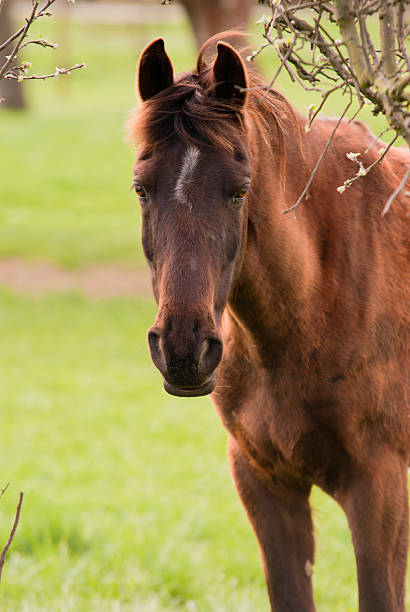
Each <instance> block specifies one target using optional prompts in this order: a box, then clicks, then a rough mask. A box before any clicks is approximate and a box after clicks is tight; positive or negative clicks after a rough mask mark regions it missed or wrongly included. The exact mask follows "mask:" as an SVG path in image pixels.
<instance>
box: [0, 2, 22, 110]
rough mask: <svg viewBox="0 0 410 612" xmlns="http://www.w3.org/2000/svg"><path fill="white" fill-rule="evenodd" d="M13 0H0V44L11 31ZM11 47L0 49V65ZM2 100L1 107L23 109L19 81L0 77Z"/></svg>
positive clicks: (0, 95) (11, 45) (12, 31)
mask: <svg viewBox="0 0 410 612" xmlns="http://www.w3.org/2000/svg"><path fill="white" fill-rule="evenodd" d="M12 2H13V0H3V3H1V1H0V44H2V43H3V42H5V41H6V40H7V39H8V38H9V37H10V36H11V35H12V34H13V33H14V30H13V23H12V19H11V4H12ZM12 48H13V43H11V44H10V45H9V46H8V47H7V48H6V49H3V51H0V66H3V65H4V63H5V61H6V55H8V54H9V53H10V51H11V49H12ZM1 98H4V101H3V102H1V103H0V108H1V107H8V108H18V109H23V108H25V107H26V104H25V100H24V94H23V88H22V87H21V84H20V83H17V81H16V80H14V79H0V99H1Z"/></svg>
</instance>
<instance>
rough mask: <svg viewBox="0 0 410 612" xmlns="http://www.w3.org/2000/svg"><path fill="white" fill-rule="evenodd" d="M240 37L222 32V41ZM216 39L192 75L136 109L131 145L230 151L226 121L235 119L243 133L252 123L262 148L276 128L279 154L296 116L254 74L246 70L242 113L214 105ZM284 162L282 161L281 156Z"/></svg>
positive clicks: (228, 106)
mask: <svg viewBox="0 0 410 612" xmlns="http://www.w3.org/2000/svg"><path fill="white" fill-rule="evenodd" d="M238 35H240V36H243V34H242V33H238V32H226V33H224V34H223V38H226V37H228V36H229V38H232V37H233V36H238ZM220 39H221V34H218V35H217V36H214V37H212V38H210V39H209V40H208V41H207V42H206V43H205V44H204V45H203V47H202V49H201V50H200V52H199V56H198V61H197V66H196V70H195V71H193V72H190V73H186V74H182V75H179V76H178V77H177V78H176V80H175V82H174V83H173V85H171V86H170V87H168V88H167V89H165V90H163V91H162V92H160V93H158V94H157V95H155V96H153V97H152V98H151V99H149V100H147V101H146V102H145V103H144V104H143V105H142V106H139V107H137V109H136V111H135V112H134V113H133V115H132V117H131V120H130V122H129V135H130V139H131V141H132V142H134V143H135V144H141V143H143V145H144V148H147V149H150V150H152V149H153V148H155V147H156V146H158V145H160V144H162V143H164V142H165V141H167V140H168V139H169V138H173V139H174V138H177V139H179V140H180V141H182V142H185V143H187V144H195V143H196V144H197V143H201V144H203V145H211V146H213V147H217V148H219V149H225V150H232V148H233V142H232V138H231V137H230V136H231V134H232V132H231V133H230V130H229V127H228V126H229V124H230V123H231V125H232V127H233V126H234V122H233V121H232V120H231V121H229V120H230V119H232V117H236V119H238V120H239V121H235V128H236V131H237V127H238V124H239V127H240V130H241V131H242V133H243V134H245V133H246V130H247V125H248V124H249V122H251V123H252V124H253V125H254V126H256V128H257V130H258V132H259V133H260V135H261V136H262V138H263V140H264V141H265V143H266V145H268V146H269V147H270V146H271V144H272V128H274V127H275V126H276V131H277V135H278V140H279V142H278V146H279V149H280V150H281V152H282V153H285V151H284V139H285V136H286V133H287V130H289V126H291V125H296V123H297V122H296V121H295V112H294V110H293V109H292V107H291V105H290V104H289V102H287V100H286V99H285V98H284V96H283V95H282V94H280V93H279V92H277V91H275V90H272V89H269V87H268V86H267V85H266V83H265V81H264V79H263V77H261V76H260V75H259V74H258V73H257V72H256V71H254V70H249V69H248V70H247V76H248V94H247V103H246V106H245V112H244V113H242V112H240V111H238V109H237V108H236V107H235V106H233V105H232V104H230V103H229V101H227V102H221V101H219V100H218V99H217V98H216V97H215V96H214V95H213V91H214V87H215V83H214V81H213V78H212V64H213V59H214V57H213V56H212V55H211V57H210V58H207V57H206V56H208V55H209V54H210V51H211V48H212V47H215V43H216V42H217V41H219V40H220ZM282 161H283V162H284V157H282Z"/></svg>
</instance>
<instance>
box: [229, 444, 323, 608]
mask: <svg viewBox="0 0 410 612" xmlns="http://www.w3.org/2000/svg"><path fill="white" fill-rule="evenodd" d="M228 453H229V457H230V461H231V468H232V473H233V477H234V480H235V483H236V487H237V489H238V492H239V496H240V498H241V500H242V503H243V505H244V506H245V509H246V512H247V514H248V517H249V520H250V522H251V524H252V526H253V528H254V530H255V533H256V536H257V538H258V542H259V548H260V552H261V557H262V562H263V566H264V571H265V576H266V582H267V585H268V591H269V597H270V602H271V606H272V610H274V611H275V612H313V611H314V610H315V605H314V602H313V593H312V580H311V574H312V566H313V555H314V542H313V527H312V520H311V514H310V507H309V500H308V496H309V491H308V490H307V491H304V492H301V491H299V490H295V488H293V487H292V488H291V487H289V486H286V485H284V484H283V483H282V484H280V485H279V484H278V483H276V484H275V483H274V482H273V481H269V483H268V484H264V483H263V482H262V480H260V479H259V478H258V477H257V476H256V475H255V473H254V470H253V469H252V467H251V465H250V463H249V461H248V459H247V458H246V456H245V455H244V454H243V453H242V451H241V450H240V448H239V447H238V445H237V444H236V442H235V441H234V440H233V439H230V441H229V446H228Z"/></svg>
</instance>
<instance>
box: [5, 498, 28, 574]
mask: <svg viewBox="0 0 410 612" xmlns="http://www.w3.org/2000/svg"><path fill="white" fill-rule="evenodd" d="M6 488H7V487H6ZM3 492H4V489H3ZM22 503H23V492H22V491H21V492H20V496H19V502H18V504H17V509H16V514H15V516H14V523H13V527H12V528H11V531H10V535H9V539H8V540H7V542H6V544H5V545H4V548H3V550H2V553H1V555H0V582H1V574H2V571H3V566H4V562H5V560H6V555H7V551H8V549H9V548H10V545H11V543H12V541H13V538H14V534H15V533H16V529H17V526H18V524H19V519H20V512H21V505H22Z"/></svg>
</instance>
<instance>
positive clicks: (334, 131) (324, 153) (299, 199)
mask: <svg viewBox="0 0 410 612" xmlns="http://www.w3.org/2000/svg"><path fill="white" fill-rule="evenodd" d="M351 104H352V99H350V102H349V104H348V105H347V106H346V108H345V109H344V111H343V113H342V115H341V116H340V117H339V119H338V121H337V123H336V125H335V127H334V128H333V130H332V133H331V134H330V136H329V140H328V141H327V143H326V145H325V148H324V149H323V151H322V153H321V154H320V157H319V159H318V160H317V162H316V166H315V167H314V169H313V170H312V172H311V174H310V178H309V180H308V182H307V184H306V187H305V188H304V190H303V191H302V193H301V194H300V196H299V197H298V199H297V200H296V202H295V204H294V205H293V206H291V207H290V208H286V210H282V215H285V214H287V213H289V212H291V213H292V216H293V218H294V219H296V214H295V213H296V209H297V207H298V206H299V204H300V203H301V201H302V200H303V198H305V197H306V198H307V197H309V187H310V186H311V184H312V181H313V179H314V178H315V175H316V172H317V171H318V169H319V166H320V164H321V163H322V160H323V158H324V156H325V155H326V153H327V150H328V148H329V147H330V145H331V143H332V140H333V137H334V135H335V133H336V130H337V129H338V127H339V125H340V124H341V122H342V119H343V118H344V116H345V114H346V113H347V111H348V110H349V108H350V105H351Z"/></svg>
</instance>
